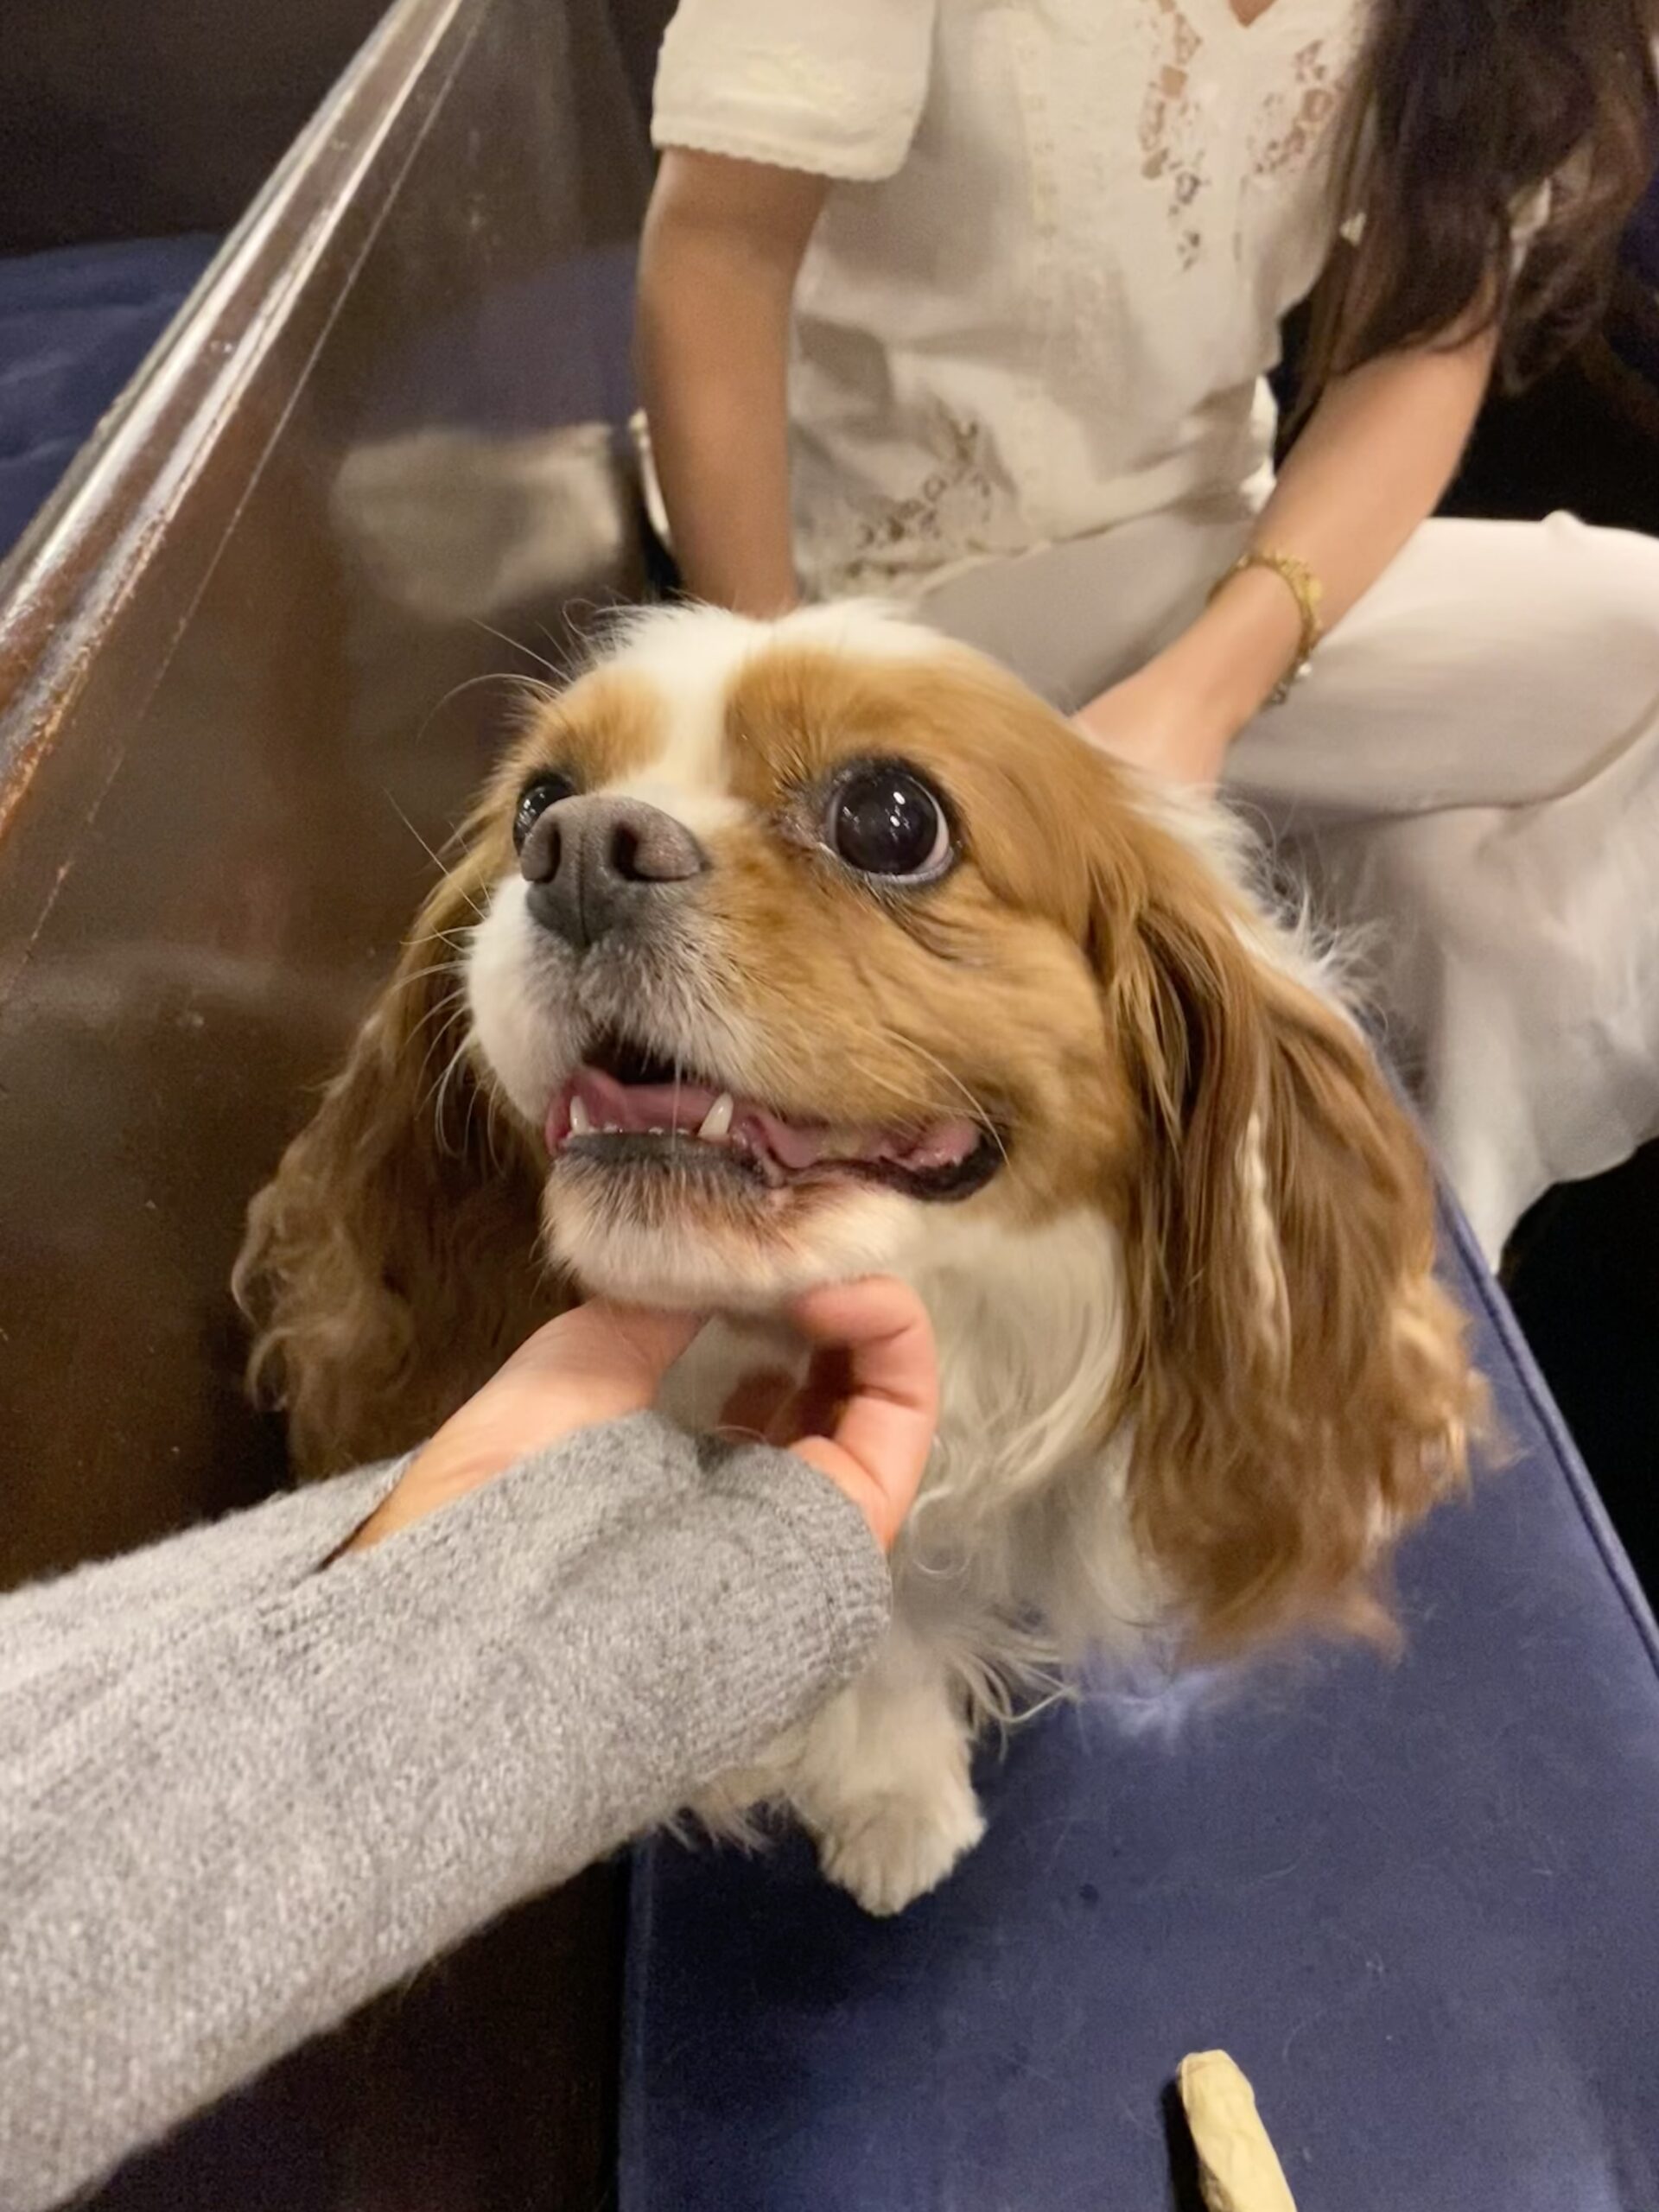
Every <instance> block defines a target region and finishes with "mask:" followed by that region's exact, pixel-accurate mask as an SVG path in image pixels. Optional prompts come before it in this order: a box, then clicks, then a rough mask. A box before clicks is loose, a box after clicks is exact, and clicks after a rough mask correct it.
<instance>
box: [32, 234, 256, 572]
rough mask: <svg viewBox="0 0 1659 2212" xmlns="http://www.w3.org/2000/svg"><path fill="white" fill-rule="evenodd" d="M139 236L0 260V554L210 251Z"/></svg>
mask: <svg viewBox="0 0 1659 2212" xmlns="http://www.w3.org/2000/svg"><path fill="white" fill-rule="evenodd" d="M217 246H218V240H217V239H216V238H200V237H189V238H139V239H137V240H131V241H126V242H124V243H121V244H118V245H78V246H66V247H63V248H61V249H60V250H59V251H55V252H52V253H29V254H20V255H15V256H13V257H11V258H10V259H4V258H0V556H3V555H4V553H5V552H6V550H7V549H8V548H9V547H10V545H11V544H12V543H14V541H15V540H16V538H17V537H20V536H21V535H22V531H23V530H24V528H25V527H26V525H27V524H28V523H29V520H30V518H32V516H33V515H34V514H35V510H36V509H37V508H38V507H39V506H40V505H41V504H42V502H43V501H44V500H45V499H46V498H47V496H48V493H50V492H51V490H52V488H53V486H54V485H55V484H56V483H57V480H58V479H59V477H60V476H61V475H62V474H63V472H64V470H65V469H66V468H67V467H68V465H69V463H70V462H71V461H73V458H74V456H75V454H76V453H77V452H78V451H79V448H80V447H81V445H82V444H83V443H84V442H85V441H86V438H87V436H88V435H90V434H91V432H92V429H94V428H95V427H96V425H97V423H98V420H99V416H101V415H102V414H103V413H104V411H105V409H106V408H107V407H108V406H109V405H110V404H111V402H112V401H113V400H114V399H116V398H117V397H118V396H119V394H120V392H121V391H122V388H123V386H124V385H125V384H126V382H127V380H128V378H130V376H131V374H132V372H133V371H134V370H135V369H136V368H137V366H138V365H139V363H140V362H141V361H142V360H143V358H144V356H145V354H146V353H148V352H149V349H150V347H151V346H153V345H154V344H155V342H156V340H157V339H158V338H159V337H160V336H161V334H162V331H163V330H164V329H165V328H166V327H167V325H168V322H170V321H171V320H172V318H173V316H174V315H175V313H176V312H177V310H178V308H180V306H181V304H182V303H183V302H184V299H185V297H186V296H187V295H188V292H189V291H190V289H191V287H192V286H193V285H194V283H195V282H196V279H197V278H198V277H200V275H201V273H202V271H203V270H204V269H206V267H207V264H208V262H209V261H210V260H211V259H212V258H213V254H214V252H215V251H216V250H217Z"/></svg>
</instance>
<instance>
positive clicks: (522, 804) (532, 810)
mask: <svg viewBox="0 0 1659 2212" xmlns="http://www.w3.org/2000/svg"><path fill="white" fill-rule="evenodd" d="M575 788H576V787H575V784H574V783H573V782H572V781H571V779H570V778H569V776H563V775H561V774H560V773H559V772H558V770H557V769H556V768H550V769H548V770H547V771H546V772H545V773H544V774H543V775H539V776H535V777H532V778H531V780H530V782H529V783H527V784H526V785H524V789H523V791H520V792H519V794H518V805H517V806H516V807H515V808H514V810H513V816H512V843H513V849H514V851H515V852H522V851H523V850H524V840H525V838H526V837H528V836H529V835H530V833H531V830H532V829H534V828H535V827H536V823H537V819H538V817H540V816H542V815H543V814H545V813H546V812H547V810H548V808H549V807H550V806H556V805H557V804H558V803H559V801H560V800H561V799H562V798H570V797H571V795H572V793H573V792H574V791H575Z"/></svg>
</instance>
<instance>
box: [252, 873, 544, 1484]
mask: <svg viewBox="0 0 1659 2212" xmlns="http://www.w3.org/2000/svg"><path fill="white" fill-rule="evenodd" d="M486 887H487V871H486V868H485V865H484V861H483V859H482V857H481V855H480V853H479V852H477V851H476V850H474V852H473V853H472V854H471V855H469V856H468V857H466V858H463V859H462V860H461V862H460V863H459V865H458V866H457V867H456V868H455V869H454V871H453V872H452V873H451V874H448V876H446V877H445V879H444V880H443V881H442V883H441V884H440V885H439V886H438V887H437V889H436V890H435V892H434V893H433V894H432V896H431V898H430V899H429V900H428V901H427V904H426V906H425V907H424V909H423V912H422V913H421V915H420V916H419V918H418V919H417V920H416V923H415V925H414V926H413V928H412V929H411V931H410V936H409V938H408V940H407V942H406V944H405V945H404V952H403V956H402V958H401V959H400V961H399V963H398V967H397V973H396V975H395V976H393V978H392V980H391V983H390V984H388V986H387V987H386V988H385V991H384V992H383V993H382V994H381V996H380V998H379V1000H378V1001H377V1003H376V1005H375V1007H374V1008H373V1010H372V1013H371V1014H369V1017H368V1019H367V1020H366V1021H365V1023H364V1025H363V1027H362V1028H361V1030H360V1031H359V1033H358V1036H357V1039H356V1041H355V1042H354V1044H353V1046H352V1050H351V1053H350V1056H349V1058H347V1060H346V1065H345V1067H344V1069H343V1070H342V1071H341V1072H340V1074H339V1075H338V1076H337V1077H335V1078H334V1082H333V1083H332V1084H330V1085H329V1087H328V1090H327V1093H326V1095H325V1096H324V1098H323V1101H322V1103H321V1106H320V1107H319V1108H318V1109H317V1111H316V1113H315V1116H313V1118H312V1120H311V1122H309V1124H308V1126H307V1127H306V1128H304V1129H302V1131H301V1133H300V1135H298V1136H297V1137H296V1138H295V1140H294V1141H293V1142H292V1143H291V1144H290V1145H289V1147H288V1150H287V1151H286V1153H284V1154H283V1159H282V1162H281V1165H280V1166H278V1168H277V1173H276V1175H275V1176H274V1177H273V1179H271V1181H270V1183H269V1184H267V1185H266V1186H265V1188H264V1190H263V1191H261V1192H259V1194H258V1196H257V1198H255V1199H254V1201H253V1204H252V1205H251V1208H250V1209H249V1215H248V1230H247V1236H246V1239H245V1243H244V1244H243V1248H242V1252H241V1255H240V1257H239V1258H238V1262H237V1267H236V1274H235V1278H234V1285H235V1289H236V1294H237V1297H238V1300H239V1301H240V1303H241V1305H242V1306H243V1308H244V1310H245V1312H246V1313H248V1315H249V1316H250V1318H251V1320H252V1322H253V1325H254V1330H255V1337H254V1345H253V1351H252V1355H251V1362H250V1370H249V1371H250V1377H251V1382H252V1384H253V1386H254V1388H255V1389H256V1390H257V1393H258V1394H259V1395H261V1396H262V1397H263V1398H264V1400H265V1401H266V1402H270V1403H275V1404H278V1405H281V1406H283V1408H286V1410H287V1413H288V1417H289V1437H290V1443H291V1446H292V1449H293V1452H294V1456H295V1459H296V1464H297V1465H298V1466H299V1467H300V1468H301V1470H302V1471H303V1472H305V1473H307V1474H321V1473H327V1472H332V1471H336V1470H338V1469H340V1468H341V1467H345V1466H349V1465H355V1464H357V1463H358V1462H360V1461H363V1460H366V1459H376V1458H379V1457H382V1456H384V1455H389V1454H391V1453H392V1452H397V1451H402V1450H404V1449H405V1448H406V1447H407V1446H410V1445H411V1444H414V1443H416V1442H418V1441H419V1440H421V1439H422V1438H423V1437H424V1436H426V1435H428V1434H429V1433H430V1432H431V1431H432V1430H433V1429H434V1428H435V1427H436V1426H437V1425H438V1423H439V1422H440V1421H442V1420H443V1419H444V1418H445V1417H446V1416H447V1415H448V1414H450V1413H451V1412H453V1410H454V1408H455V1407H456V1406H457V1405H459V1404H460V1403H461V1401H462V1399H463V1398H465V1397H466V1396H467V1395H468V1394H469V1393H470V1392H471V1391H472V1390H473V1389H475V1388H477V1387H478V1385H479V1384H480V1383H483V1382H484V1381H485V1380H486V1378H487V1377H488V1376H489V1375H490V1374H491V1373H492V1372H493V1370H494V1369H495V1367H497V1366H498V1365H499V1363H500V1361H501V1360H502V1359H503V1358H504V1357H505V1355H506V1353H507V1352H508V1351H511V1350H512V1347H513V1346H514V1345H515V1344H518V1342H520V1341H521V1340H522V1339H523V1338H524V1337H525V1336H527V1335H528V1334H529V1333H530V1332H531V1329H532V1328H534V1327H535V1326H536V1325H537V1322H539V1321H541V1320H544V1319H547V1318H548V1316H549V1315H550V1314H551V1313H554V1312H556V1310H557V1306H558V1305H559V1303H560V1302H561V1301H560V1300H559V1298H558V1296H557V1294H556V1287H555V1286H554V1285H553V1284H552V1283H550V1281H548V1280H547V1278H546V1275H545V1272H544V1270H543V1268H541V1266H540V1263H539V1262H538V1259H537V1251H536V1240H537V1205H538V1201H539V1197H540V1176H539V1173H538V1172H537V1163H536V1160H535V1155H534V1151H533V1147H531V1144H530V1143H529V1141H527V1140H526V1138H525V1136H524V1133H523V1132H522V1131H520V1130H518V1128H516V1127H515V1126H513V1125H512V1123H511V1119H510V1117H509V1116H505V1114H503V1113H502V1112H500V1111H499V1109H498V1108H497V1106H496V1103H495V1102H494V1101H493V1099H492V1097H491V1096H489V1095H488V1094H487V1090H486V1077H484V1076H483V1074H482V1072H481V1071H480V1070H479V1069H478V1068H477V1067H476V1066H475V1065H474V1060H473V1058H472V1054H471V1052H469V1050H468V1048H467V1007H466V1000H465V995H464V992H463V989H462V988H461V972H460V954H461V950H462V948H463V946H464V944H465V934H466V931H467V927H468V925H470V924H471V923H472V922H474V920H475V919H476V918H477V916H478V913H479V912H480V908H481V905H482V900H483V898H484V895H485V893H486Z"/></svg>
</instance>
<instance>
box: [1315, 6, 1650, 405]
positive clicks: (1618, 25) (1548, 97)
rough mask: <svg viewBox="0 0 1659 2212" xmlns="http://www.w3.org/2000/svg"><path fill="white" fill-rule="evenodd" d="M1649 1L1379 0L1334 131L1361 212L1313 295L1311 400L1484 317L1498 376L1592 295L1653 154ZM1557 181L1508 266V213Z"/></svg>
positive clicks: (1584, 314) (1534, 367) (1545, 361)
mask: <svg viewBox="0 0 1659 2212" xmlns="http://www.w3.org/2000/svg"><path fill="white" fill-rule="evenodd" d="M1656 29H1659V0H1376V22H1375V25H1374V27H1373V29H1372V33H1371V39H1370V50H1369V53H1368V55H1367V57H1366V60H1365V64H1364V67H1363V70H1362V72H1361V77H1360V81H1359V83H1358V85H1357V90H1356V96H1355V99H1354V104H1353V107H1352V110H1351V118H1350V121H1349V124H1348V142H1347V147H1346V155H1345V159H1344V162H1343V165H1342V194H1343V204H1344V211H1354V212H1363V226H1362V227H1361V229H1360V231H1359V235H1358V238H1357V243H1356V244H1355V245H1353V247H1352V248H1351V250H1349V249H1344V251H1341V252H1340V253H1339V254H1338V258H1337V260H1336V262H1335V263H1334V264H1333V265H1332V270H1331V272H1330V275H1329V277H1328V278H1327V281H1326V283H1325V284H1324V285H1323V286H1322V287H1321V290H1320V295H1319V298H1318V300H1317V301H1316V302H1315V307H1314V317H1313V332H1312V337H1311V343H1310V359H1309V377H1308V380H1307V383H1306V385H1305V386H1304V391H1305V393H1306V397H1307V398H1308V399H1309V400H1311V399H1312V397H1313V396H1314V395H1315V394H1316V393H1317V392H1318V391H1319V389H1320V388H1321V387H1322V386H1323V385H1325V383H1326V382H1328V380H1329V379H1330V378H1332V376H1337V375H1340V374H1342V373H1343V372H1344V371H1346V370H1349V369H1352V368H1357V367H1359V366H1360V365H1363V363H1365V362H1367V361H1370V360H1373V359H1376V356H1377V355H1379V354H1381V353H1392V352H1394V351H1395V350H1397V349H1399V348H1401V347H1404V346H1416V345H1422V344H1425V343H1432V342H1433V341H1435V340H1439V339H1441V338H1443V337H1445V336H1446V334H1448V333H1449V332H1452V331H1456V332H1458V333H1459V334H1469V335H1472V334H1474V332H1475V330H1476V329H1477V328H1480V327H1491V326H1492V325H1493V324H1494V323H1495V324H1496V325H1497V327H1498V329H1499V331H1500V333H1501V343H1500V347H1499V364H1500V371H1501V373H1502V375H1503V378H1504V380H1505V381H1506V382H1507V383H1509V384H1511V385H1514V384H1517V383H1521V382H1523V381H1525V380H1526V379H1527V378H1529V377H1531V376H1533V375H1535V374H1536V373H1537V372H1539V371H1540V370H1541V369H1543V368H1545V367H1548V365H1550V363H1551V362H1552V361H1554V360H1555V359H1557V358H1559V356H1560V354H1561V353H1563V352H1564V351H1566V350H1567V348H1568V347H1569V346H1572V345H1573V343H1574V342H1575V341H1576V340H1578V339H1579V338H1580V336H1582V335H1583V334H1584V333H1585V331H1586V329H1587V328H1588V327H1590V326H1591V325H1592V324H1593V322H1594V321H1596V319H1597V317H1598V316H1599V314H1600V312H1601V310H1602V308H1603V306H1604V304H1605V290H1606V287H1607V285H1608V283H1609V282H1610V281H1611V272H1612V269H1613V265H1614V258H1615V250H1616V247H1617V243H1618V236H1619V232H1620V231H1621V230H1622V229H1623V227H1624V223H1625V221H1626V220H1627V219H1628V218H1629V215H1630V211H1631V209H1632V208H1633V207H1635V205H1636V203H1637V200H1639V199H1640V198H1641V195H1642V191H1643V186H1644V185H1645V184H1646V182H1647V181H1648V179H1649V176H1650V175H1652V173H1653V168H1654V164H1655V161H1656V158H1659V84H1656V77H1655V67H1654V50H1653V40H1654V36H1655V33H1656ZM1552 180H1554V192H1553V193H1552V194H1550V195H1549V213H1548V219H1547V220H1546V221H1545V223H1544V226H1543V228H1542V229H1541V231H1540V232H1539V233H1538V234H1537V236H1536V237H1535V238H1534V239H1533V240H1532V242H1531V245H1530V248H1529V251H1527V253H1526V254H1525V256H1524V257H1522V258H1521V259H1520V262H1519V265H1518V267H1517V266H1516V254H1515V252H1514V229H1515V216H1516V209H1517V207H1521V206H1522V205H1523V204H1524V203H1525V202H1526V201H1527V200H1529V198H1532V197H1534V196H1535V195H1536V194H1539V192H1540V190H1541V188H1544V187H1547V186H1548V185H1549V183H1550V182H1551V181H1552Z"/></svg>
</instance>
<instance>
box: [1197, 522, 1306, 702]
mask: <svg viewBox="0 0 1659 2212" xmlns="http://www.w3.org/2000/svg"><path fill="white" fill-rule="evenodd" d="M1247 569H1267V570H1268V574H1269V575H1275V576H1277V577H1278V579H1279V581H1280V582H1281V584H1283V585H1284V586H1285V588H1286V589H1287V591H1288V592H1289V593H1290V594H1291V597H1292V598H1293V599H1294V601H1295V602H1296V612H1297V613H1298V614H1300V617H1301V620H1302V634H1301V636H1300V639H1298V640H1297V644H1296V652H1295V654H1294V658H1292V660H1291V664H1290V665H1289V667H1288V668H1287V670H1286V671H1285V672H1284V674H1283V675H1282V676H1281V677H1280V679H1279V681H1278V683H1275V684H1274V687H1273V690H1271V691H1270V692H1269V693H1268V705H1269V706H1270V707H1282V706H1283V705H1284V703H1285V702H1286V700H1287V699H1288V698H1289V696H1290V687H1291V685H1292V684H1293V683H1295V681H1296V680H1297V678H1298V677H1300V676H1305V675H1306V672H1307V665H1308V663H1309V662H1310V661H1311V660H1312V659H1313V655H1314V652H1315V651H1316V650H1317V649H1318V646H1319V640H1320V639H1321V638H1323V637H1324V635H1325V631H1324V628H1323V626H1321V624H1320V621H1319V602H1320V601H1321V600H1322V599H1323V598H1324V597H1325V586H1324V585H1323V584H1322V583H1321V582H1319V578H1318V577H1317V576H1316V575H1314V573H1313V569H1310V568H1309V567H1308V565H1307V563H1306V561H1301V560H1299V559H1298V558H1297V556H1295V554H1294V553H1275V552H1274V550H1273V549H1272V547H1271V546H1268V545H1252V546H1251V547H1250V549H1249V552H1247V553H1241V554H1240V555H1239V556H1238V558H1237V560H1236V561H1235V562H1234V563H1233V565H1232V567H1231V568H1230V569H1228V570H1227V571H1226V573H1225V574H1224V575H1220V576H1217V579H1216V582H1215V583H1214V584H1213V586H1212V587H1211V592H1210V596H1211V599H1212V600H1213V599H1215V598H1216V597H1217V594H1219V593H1221V592H1222V591H1224V589H1225V588H1226V587H1227V586H1228V585H1229V584H1230V583H1231V582H1232V581H1233V578H1234V577H1235V576H1242V575H1244V573H1245V571H1246V570H1247Z"/></svg>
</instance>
